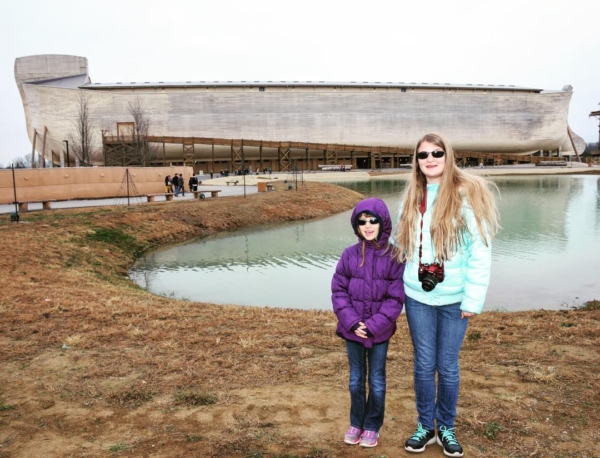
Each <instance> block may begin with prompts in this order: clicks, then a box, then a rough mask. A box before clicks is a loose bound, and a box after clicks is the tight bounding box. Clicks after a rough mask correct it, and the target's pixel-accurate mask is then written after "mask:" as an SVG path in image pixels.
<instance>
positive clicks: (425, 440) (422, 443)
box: [404, 423, 435, 453]
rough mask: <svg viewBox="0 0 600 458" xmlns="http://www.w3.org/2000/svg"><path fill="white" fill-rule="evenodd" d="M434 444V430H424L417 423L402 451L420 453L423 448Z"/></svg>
mask: <svg viewBox="0 0 600 458" xmlns="http://www.w3.org/2000/svg"><path fill="white" fill-rule="evenodd" d="M434 443H435V430H434V429H425V428H423V425H421V423H419V424H418V425H417V430H416V431H415V432H414V434H413V435H412V436H410V439H408V440H407V441H406V444H405V445H404V450H406V451H407V452H412V453H421V452H424V451H425V447H427V446H428V445H431V444H434Z"/></svg>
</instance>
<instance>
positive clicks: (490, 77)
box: [0, 0, 600, 165]
mask: <svg viewBox="0 0 600 458" xmlns="http://www.w3.org/2000/svg"><path fill="white" fill-rule="evenodd" d="M555 5H560V6H555ZM599 20H600V2H599V1H594V0H571V1H569V2H556V1H552V0H545V1H540V0H529V1H523V0H519V1H516V0H507V1H501V2H486V1H482V0H466V1H458V2H457V1H449V0H430V1H412V2H404V1H401V0H385V1H376V0H373V1H370V2H367V1H361V2H359V1H354V0H345V1H338V0H335V1H328V0H320V1H313V0H303V1H297V2H289V1H285V0H279V1H275V0H255V1H251V0H218V1H215V0H211V1H204V0H169V1H164V0H163V1H155V0H144V1H141V0H119V1H114V0H103V1H101V2H88V1H82V0H55V1H52V2H50V1H47V0H29V1H22V2H16V1H11V2H10V3H8V2H7V3H6V4H5V5H3V7H2V13H1V15H0V37H1V39H2V40H1V43H2V45H1V47H0V100H1V105H0V106H1V109H0V123H1V125H0V164H4V165H6V164H8V163H10V161H11V160H12V159H13V158H15V157H22V156H24V155H26V154H28V153H31V142H30V141H29V138H28V136H27V133H26V128H25V115H24V112H23V104H22V101H21V98H20V95H19V92H18V90H17V86H16V84H15V79H14V61H15V58H17V57H22V56H28V55H36V54H69V55H76V56H83V57H87V58H88V64H89V72H90V77H91V78H92V81H93V82H106V83H108V82H115V81H153V82H157V81H188V80H221V81H222V80H225V81H228V80H232V81H241V80H291V81H294V80H300V81H309V80H318V81H371V82H375V81H380V82H384V81H385V82H387V81H393V82H400V81H405V82H424V83H471V84H485V85H487V84H505V85H509V84H512V85H516V86H526V87H534V88H539V89H547V90H552V89H554V90H559V89H561V88H562V87H563V86H564V85H567V84H570V85H572V86H573V88H574V94H573V98H572V100H571V105H570V111H569V124H570V126H571V128H572V129H573V131H574V132H575V133H577V134H578V135H580V136H582V137H583V138H584V140H585V141H586V142H596V141H598V122H597V120H596V119H595V118H590V117H589V114H590V112H591V111H597V110H600V106H599V102H600V45H599V44H598V43H599V41H598V38H599V35H598V33H599V32H598V26H597V24H598V21H599ZM415 140H416V139H415ZM450 141H452V139H450Z"/></svg>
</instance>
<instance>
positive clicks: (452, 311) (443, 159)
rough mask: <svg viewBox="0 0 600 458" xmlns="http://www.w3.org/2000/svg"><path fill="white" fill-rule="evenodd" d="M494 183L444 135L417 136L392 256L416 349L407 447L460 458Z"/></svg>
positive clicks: (493, 220)
mask: <svg viewBox="0 0 600 458" xmlns="http://www.w3.org/2000/svg"><path fill="white" fill-rule="evenodd" d="M494 188H495V187H494V186H493V185H492V184H491V183H489V182H487V181H486V180H484V179H482V178H480V177H478V176H475V175H471V174H468V173H465V172H463V171H461V170H460V169H459V168H458V167H457V166H456V164H455V162H454V152H453V151H452V147H451V146H450V144H449V143H448V142H447V141H446V140H445V139H444V138H442V137H441V136H439V135H436V134H428V135H425V136H424V137H423V138H421V139H420V140H419V141H418V143H417V146H416V148H415V151H414V155H413V172H412V175H411V179H410V181H409V183H408V186H407V187H406V190H405V192H404V196H403V198H402V203H401V206H400V213H399V216H398V225H397V228H396V233H395V237H394V250H395V254H396V256H397V258H398V260H400V261H406V268H405V270H404V276H403V279H404V287H405V292H406V303H405V310H406V319H407V321H408V326H409V329H410V334H411V338H412V342H413V350H414V384H415V397H416V404H417V413H418V424H417V428H416V431H415V433H414V434H413V435H412V436H411V437H410V438H409V439H408V440H407V441H406V445H405V449H406V450H407V451H409V452H415V453H419V452H423V451H424V450H425V447H426V446H427V445H430V444H433V443H434V442H436V441H437V442H438V444H439V445H441V446H442V447H443V448H444V454H445V455H447V456H452V457H461V456H463V450H462V447H461V446H460V444H459V443H458V440H457V438H456V434H455V431H454V421H455V417H456V404H457V401H458V388H459V367H458V355H459V352H460V348H461V345H462V341H463V338H464V336H465V332H466V329H467V324H468V319H469V317H472V316H474V315H476V314H478V313H480V312H481V310H482V309H483V304H484V301H485V296H486V293H487V288H488V284H489V280H490V267H491V259H492V257H491V252H492V242H491V240H492V238H493V236H494V235H495V233H496V231H497V229H498V213H497V209H496V204H495V200H494V194H493V192H492V190H493V189H494ZM436 372H437V384H436ZM436 427H437V435H436V432H435V429H436Z"/></svg>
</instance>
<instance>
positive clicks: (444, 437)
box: [437, 426, 464, 457]
mask: <svg viewBox="0 0 600 458" xmlns="http://www.w3.org/2000/svg"><path fill="white" fill-rule="evenodd" d="M437 443H438V444H440V445H441V446H442V447H444V455H446V456H457V457H461V456H463V455H464V453H463V448H462V447H461V446H460V444H459V443H458V440H457V439H456V434H455V433H454V428H450V429H448V428H446V427H445V426H440V429H439V430H438V433H437Z"/></svg>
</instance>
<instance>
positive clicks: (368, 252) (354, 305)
mask: <svg viewBox="0 0 600 458" xmlns="http://www.w3.org/2000/svg"><path fill="white" fill-rule="evenodd" d="M363 212H366V213H369V214H371V215H373V216H377V217H378V218H379V219H380V220H381V223H380V228H379V236H378V241H377V244H378V246H379V248H377V247H376V246H375V243H374V242H366V241H365V240H364V239H363V238H362V237H361V236H360V235H359V234H360V233H359V232H358V226H357V224H356V220H357V219H358V215H360V214H361V213H363ZM350 222H351V224H352V228H353V229H354V233H355V234H356V235H357V236H358V239H359V242H358V243H357V244H356V245H352V246H351V247H348V248H346V249H345V250H344V252H343V253H342V257H341V258H340V260H339V262H338V264H337V267H336V269H335V274H333V279H332V281H331V301H332V302H333V311H334V312H335V314H336V315H337V318H338V325H337V329H336V334H337V335H338V336H340V337H342V338H344V339H346V340H351V341H354V342H359V343H361V344H363V345H364V346H365V347H367V348H371V347H372V346H373V344H377V343H381V342H385V341H386V340H388V339H389V338H390V337H392V336H393V335H394V333H395V332H396V320H397V319H398V317H399V316H400V313H401V312H402V306H403V305H404V284H403V283H402V274H403V273H404V263H398V262H397V261H395V260H394V259H392V249H391V247H389V246H388V240H389V238H390V235H391V233H392V220H391V218H390V212H389V211H388V208H387V206H386V205H385V203H384V202H383V201H382V200H381V199H377V198H369V199H365V200H362V201H360V202H359V203H358V205H356V208H355V209H354V211H353V212H352V217H351V220H350ZM363 244H364V264H363V265H362V266H361V263H362V260H363ZM360 321H362V322H363V323H365V325H366V326H367V329H368V330H369V333H370V334H371V335H372V337H367V338H366V339H362V338H360V337H358V336H357V335H356V334H355V333H354V331H353V330H352V328H353V327H355V326H356V324H357V323H358V322H360Z"/></svg>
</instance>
